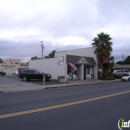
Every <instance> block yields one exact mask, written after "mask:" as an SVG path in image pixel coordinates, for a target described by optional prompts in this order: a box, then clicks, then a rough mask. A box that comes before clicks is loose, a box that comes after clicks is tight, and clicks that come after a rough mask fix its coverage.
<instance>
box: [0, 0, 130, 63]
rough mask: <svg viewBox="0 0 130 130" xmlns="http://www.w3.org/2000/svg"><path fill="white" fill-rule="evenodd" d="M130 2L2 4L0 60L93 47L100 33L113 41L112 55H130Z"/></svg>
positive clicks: (26, 0)
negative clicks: (93, 41) (43, 47)
mask: <svg viewBox="0 0 130 130" xmlns="http://www.w3.org/2000/svg"><path fill="white" fill-rule="evenodd" d="M129 7H130V0H0V58H2V59H7V58H20V59H21V60H22V61H23V62H25V61H27V60H29V59H30V58H31V57H33V56H38V57H41V47H40V41H44V46H45V49H44V55H48V53H49V52H51V51H53V50H55V49H57V50H59V51H60V50H67V49H77V48H84V47H90V46H91V43H92V39H93V38H94V37H95V36H96V35H97V33H100V32H105V33H108V34H110V36H111V37H112V38H113V39H112V42H113V53H112V54H113V55H114V56H115V59H116V60H121V59H122V54H123V55H124V56H125V57H127V56H128V55H130V36H129V35H130V8H129Z"/></svg>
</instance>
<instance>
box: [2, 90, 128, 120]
mask: <svg viewBox="0 0 130 130" xmlns="http://www.w3.org/2000/svg"><path fill="white" fill-rule="evenodd" d="M127 93H130V90H129V91H124V92H119V93H114V94H109V95H105V96H100V97H95V98H90V99H85V100H81V101H75V102H70V103H65V104H60V105H55V106H49V107H43V108H37V109H32V110H26V111H21V112H14V113H10V114H3V115H0V119H2V118H8V117H13V116H20V115H26V114H31V113H36V112H41V111H47V110H52V109H56V108H62V107H67V106H73V105H77V104H82V103H86V102H91V101H96V100H100V99H105V98H110V97H114V96H118V95H122V94H127Z"/></svg>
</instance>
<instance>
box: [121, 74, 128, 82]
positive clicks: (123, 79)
mask: <svg viewBox="0 0 130 130" xmlns="http://www.w3.org/2000/svg"><path fill="white" fill-rule="evenodd" d="M121 80H122V81H130V75H129V76H124V77H122V79H121Z"/></svg>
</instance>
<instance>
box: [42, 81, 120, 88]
mask: <svg viewBox="0 0 130 130" xmlns="http://www.w3.org/2000/svg"><path fill="white" fill-rule="evenodd" d="M119 81H120V80H116V81H115V80H114V81H102V82H99V81H97V82H91V83H79V84H68V85H67V84H63V85H59V84H56V85H55V86H46V87H43V89H53V88H62V87H70V86H80V85H91V84H102V83H111V82H119Z"/></svg>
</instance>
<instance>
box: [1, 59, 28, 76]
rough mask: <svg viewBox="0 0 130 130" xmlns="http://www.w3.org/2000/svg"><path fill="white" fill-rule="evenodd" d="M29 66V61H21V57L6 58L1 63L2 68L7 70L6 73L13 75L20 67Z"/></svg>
mask: <svg viewBox="0 0 130 130" xmlns="http://www.w3.org/2000/svg"><path fill="white" fill-rule="evenodd" d="M24 67H28V62H27V63H21V60H20V59H12V58H10V59H5V60H3V63H1V64H0V70H3V71H4V72H6V75H12V72H13V71H14V70H18V69H19V68H24Z"/></svg>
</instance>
